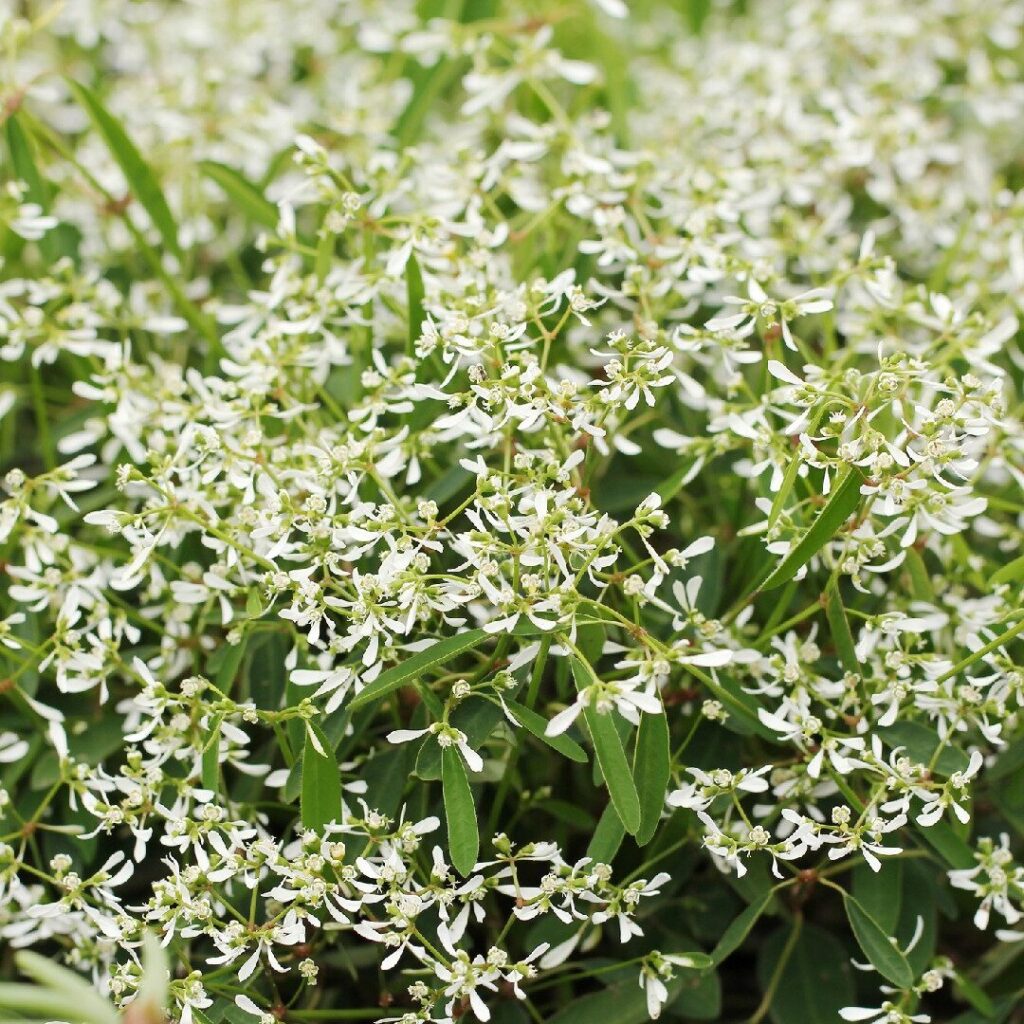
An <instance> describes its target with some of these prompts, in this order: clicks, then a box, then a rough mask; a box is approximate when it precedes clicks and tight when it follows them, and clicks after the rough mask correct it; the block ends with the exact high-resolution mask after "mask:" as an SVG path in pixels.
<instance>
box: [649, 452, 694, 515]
mask: <svg viewBox="0 0 1024 1024" xmlns="http://www.w3.org/2000/svg"><path fill="white" fill-rule="evenodd" d="M699 470H700V467H699V466H698V465H697V460H696V459H687V460H686V461H685V462H683V464H682V465H681V466H679V467H678V469H676V470H675V472H673V473H672V474H670V475H669V476H667V477H666V478H665V479H664V480H663V481H662V482H661V483H660V484H658V486H657V487H656V488H655V489H654V490H655V493H656V494H657V495H658V497H660V498H661V503H662V505H667V504H668V503H669V502H670V501H671V500H672V499H673V498H674V497H675V496H676V495H677V494H678V493H679V492H680V491H681V490H682V489H683V488H684V487H685V486H686V485H687V484H688V483H689V482H690V481H691V480H692V479H693V478H694V477H695V476H696V475H697V472H699Z"/></svg>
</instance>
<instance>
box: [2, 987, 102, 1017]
mask: <svg viewBox="0 0 1024 1024" xmlns="http://www.w3.org/2000/svg"><path fill="white" fill-rule="evenodd" d="M94 995H96V998H97V999H100V996H99V995H98V994H96V993H94ZM104 1002H105V1000H104ZM0 1007H3V1008H4V1009H9V1010H17V1011H18V1012H20V1013H22V1014H24V1015H25V1016H27V1017H31V1018H33V1019H36V1020H40V1019H42V1020H60V1021H68V1022H69V1024H117V1020H118V1015H117V1013H116V1012H115V1010H114V1008H113V1006H111V1005H109V1004H108V1005H107V1007H106V1012H105V1013H104V1014H103V1015H101V1014H100V1010H99V1007H94V1006H93V1005H92V1003H86V1002H85V1001H84V999H83V998H80V997H79V993H78V992H77V991H76V992H74V993H71V992H69V991H68V990H67V989H59V990H58V989H50V988H42V987H40V986H39V985H23V984H17V983H15V982H0Z"/></svg>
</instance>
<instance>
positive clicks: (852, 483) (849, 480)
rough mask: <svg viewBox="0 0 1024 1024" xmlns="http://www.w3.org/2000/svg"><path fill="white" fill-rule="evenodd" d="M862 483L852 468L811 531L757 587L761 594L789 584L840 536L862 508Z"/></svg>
mask: <svg viewBox="0 0 1024 1024" xmlns="http://www.w3.org/2000/svg"><path fill="white" fill-rule="evenodd" d="M863 480H864V478H863V476H862V475H861V472H860V470H859V469H857V467H856V466H853V467H851V468H850V471H849V472H848V473H847V474H846V476H845V477H844V478H843V482H842V483H841V484H840V485H839V486H838V487H837V488H836V489H835V490H834V491H833V492H832V494H831V495H829V499H828V501H827V502H826V504H825V507H824V508H823V509H822V510H821V511H820V512H819V513H818V516H817V518H816V519H815V520H814V522H813V523H811V527H810V529H809V530H808V531H807V532H806V533H805V534H804V535H803V537H802V538H801V540H800V541H799V542H798V543H797V544H796V546H795V547H794V548H793V550H792V551H790V553H789V554H788V555H786V557H785V558H784V559H783V560H782V562H781V563H780V564H779V566H778V567H777V568H776V569H775V571H774V572H772V573H771V574H770V575H769V576H768V578H767V579H766V580H765V581H764V582H763V583H762V584H761V586H760V587H758V589H759V590H773V589H774V588H775V587H781V586H782V584H783V583H787V582H788V581H789V580H791V579H792V578H793V577H794V576H795V575H796V574H797V573H798V572H799V571H800V569H801V568H802V567H803V566H804V565H806V564H807V563H808V562H809V561H810V560H811V559H812V558H813V557H814V556H815V555H816V554H817V553H818V552H819V551H820V550H821V549H822V548H823V547H824V546H825V545H826V544H827V543H828V542H829V541H830V540H831V539H832V538H833V537H834V536H835V535H836V534H837V533H838V532H839V529H840V528H841V527H842V525H843V523H845V522H846V520H847V519H849V518H850V516H851V515H853V513H854V512H855V511H856V510H857V506H858V505H859V504H860V485H861V483H863Z"/></svg>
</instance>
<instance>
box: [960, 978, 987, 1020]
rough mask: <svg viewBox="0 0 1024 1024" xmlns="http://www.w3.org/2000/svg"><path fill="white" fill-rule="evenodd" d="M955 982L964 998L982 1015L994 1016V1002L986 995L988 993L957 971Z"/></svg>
mask: <svg viewBox="0 0 1024 1024" xmlns="http://www.w3.org/2000/svg"><path fill="white" fill-rule="evenodd" d="M955 984H956V987H957V989H958V990H959V992H960V995H962V996H963V998H964V1000H965V1001H966V1002H968V1003H970V1004H971V1006H973V1007H974V1009H976V1010H977V1011H978V1013H980V1014H981V1015H982V1016H983V1017H994V1016H995V1015H996V1008H995V1004H994V1003H993V1002H992V1000H991V999H990V998H989V997H988V994H987V993H986V992H984V991H983V990H982V989H981V988H979V987H978V986H977V985H976V984H975V983H974V982H973V981H971V979H970V978H968V977H967V976H966V975H965V974H960V973H959V972H958V973H957V976H956V979H955Z"/></svg>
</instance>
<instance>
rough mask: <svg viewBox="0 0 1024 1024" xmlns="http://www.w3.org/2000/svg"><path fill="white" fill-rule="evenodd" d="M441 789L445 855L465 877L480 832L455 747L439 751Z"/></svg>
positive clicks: (475, 853)
mask: <svg viewBox="0 0 1024 1024" xmlns="http://www.w3.org/2000/svg"><path fill="white" fill-rule="evenodd" d="M441 789H442V792H443V794H444V816H445V820H446V822H447V824H448V852H449V853H450V855H451V858H452V864H453V865H454V867H455V870H456V871H458V873H459V874H460V875H462V876H463V877H465V876H466V875H468V874H469V873H470V872H471V871H472V870H473V867H474V865H475V864H476V861H477V857H478V856H479V854H480V828H479V826H478V824H477V820H476V804H475V803H474V801H473V790H472V789H470V786H469V776H468V775H467V774H466V766H465V765H464V764H463V763H462V756H461V755H460V754H459V752H458V750H457V749H456V748H455V747H445V748H444V749H443V750H442V751H441Z"/></svg>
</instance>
